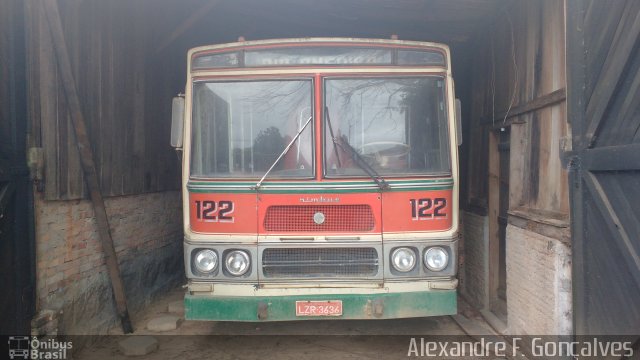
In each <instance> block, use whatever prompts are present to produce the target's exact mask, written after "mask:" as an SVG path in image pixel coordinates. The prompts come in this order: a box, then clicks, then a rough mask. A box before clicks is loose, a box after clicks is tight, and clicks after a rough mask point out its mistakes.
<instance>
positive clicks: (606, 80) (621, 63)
mask: <svg viewBox="0 0 640 360" xmlns="http://www.w3.org/2000/svg"><path fill="white" fill-rule="evenodd" d="M639 36H640V2H638V1H628V2H627V6H626V8H625V11H624V13H623V16H622V19H621V20H620V23H619V24H618V28H617V30H616V35H615V36H614V40H613V44H612V45H611V48H610V49H609V53H608V54H607V59H606V60H605V62H604V65H603V71H602V73H601V74H600V77H599V78H598V82H597V84H596V86H595V88H594V91H593V95H592V96H591V98H590V100H589V103H588V105H587V111H586V113H585V116H586V124H587V129H586V132H585V140H586V141H587V143H588V144H589V145H592V144H593V143H594V141H595V137H596V134H597V132H598V130H599V128H600V126H601V125H602V120H603V118H604V114H605V111H606V109H607V107H608V106H609V103H610V102H611V99H612V96H613V93H614V91H615V89H616V88H617V86H618V83H619V81H620V77H621V75H622V72H623V71H624V69H625V64H626V63H627V61H628V60H629V58H630V56H631V53H632V51H633V49H634V48H635V44H636V41H637V39H638V37H639Z"/></svg>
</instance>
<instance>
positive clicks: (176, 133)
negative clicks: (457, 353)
mask: <svg viewBox="0 0 640 360" xmlns="http://www.w3.org/2000/svg"><path fill="white" fill-rule="evenodd" d="M183 129H184V97H183V96H176V97H174V98H173V102H172V107H171V146H172V147H174V148H176V149H180V148H182V133H183Z"/></svg>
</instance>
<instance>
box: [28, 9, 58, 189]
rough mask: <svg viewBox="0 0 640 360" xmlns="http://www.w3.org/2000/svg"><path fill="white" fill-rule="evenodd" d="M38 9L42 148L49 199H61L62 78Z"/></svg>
mask: <svg viewBox="0 0 640 360" xmlns="http://www.w3.org/2000/svg"><path fill="white" fill-rule="evenodd" d="M34 4H36V6H34V9H37V10H38V20H37V21H38V22H39V34H38V38H39V39H40V47H39V49H38V50H39V51H38V55H37V56H38V59H39V62H40V67H39V70H38V75H39V89H38V95H39V96H38V98H39V99H40V119H39V120H40V124H41V128H42V146H43V147H44V162H45V164H46V165H45V169H44V170H45V171H44V178H45V181H46V184H45V188H44V190H45V199H46V200H58V199H59V194H60V191H59V185H58V184H59V181H58V173H59V168H58V137H57V136H56V134H57V132H58V127H57V121H56V119H57V117H58V112H57V108H58V106H57V103H58V79H57V72H58V71H57V68H56V57H55V53H54V51H53V46H52V44H51V35H50V33H49V28H48V25H47V19H46V17H45V14H44V7H43V5H42V3H41V2H36V3H34Z"/></svg>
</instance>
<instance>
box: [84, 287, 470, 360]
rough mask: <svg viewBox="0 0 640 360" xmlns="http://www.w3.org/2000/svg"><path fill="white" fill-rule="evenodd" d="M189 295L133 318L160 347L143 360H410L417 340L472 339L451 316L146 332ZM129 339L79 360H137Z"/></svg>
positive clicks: (95, 348) (109, 342) (107, 341)
mask: <svg viewBox="0 0 640 360" xmlns="http://www.w3.org/2000/svg"><path fill="white" fill-rule="evenodd" d="M183 294H184V293H183V291H182V289H179V290H176V291H173V292H171V293H169V294H167V295H166V296H164V297H162V298H160V299H158V300H156V301H154V302H153V303H152V304H150V305H149V306H148V307H146V308H145V310H144V311H143V312H141V313H137V314H133V315H132V318H133V324H134V329H135V335H152V336H153V337H154V338H156V339H157V340H158V343H159V348H158V350H156V351H155V352H153V353H151V354H149V355H145V356H140V357H136V358H137V359H225V360H227V359H228V360H236V359H260V360H269V359H284V360H293V359H340V360H347V359H396V358H406V357H407V353H408V350H409V345H410V341H411V337H416V338H417V341H418V342H419V341H420V339H419V338H425V339H429V337H430V336H434V335H458V336H461V337H458V338H457V340H460V339H465V336H466V335H465V333H464V331H463V330H462V328H461V327H459V326H458V325H457V324H456V322H455V321H453V319H452V318H451V317H449V316H440V317H428V318H414V319H394V320H316V321H299V322H290V321H287V322H265V323H241V322H201V321H183V322H182V323H181V325H180V326H179V327H178V329H176V330H174V331H168V332H162V333H155V332H151V331H149V330H147V329H146V324H147V323H148V322H149V320H151V319H153V318H154V317H156V316H159V315H163V314H167V306H168V304H170V303H172V302H174V301H179V300H181V299H182V297H183ZM175 335H179V336H175ZM210 335H215V336H210ZM124 339H125V337H124V336H114V337H106V338H103V339H100V341H99V342H98V343H95V344H93V345H90V346H88V347H86V348H84V349H82V350H81V351H79V352H77V353H75V354H74V356H73V358H74V359H110V360H114V359H131V358H130V357H127V356H124V355H123V354H122V353H121V352H120V350H119V349H118V342H119V341H122V340H124ZM439 340H440V341H442V338H439ZM469 340H471V339H469Z"/></svg>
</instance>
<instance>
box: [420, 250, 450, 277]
mask: <svg viewBox="0 0 640 360" xmlns="http://www.w3.org/2000/svg"><path fill="white" fill-rule="evenodd" d="M424 265H425V266H426V267H427V269H429V270H431V271H442V270H444V268H446V267H447V265H449V254H447V251H446V250H445V249H443V248H441V247H439V246H434V247H431V248H429V249H427V251H425V253H424Z"/></svg>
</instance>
